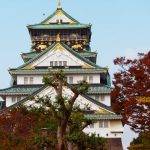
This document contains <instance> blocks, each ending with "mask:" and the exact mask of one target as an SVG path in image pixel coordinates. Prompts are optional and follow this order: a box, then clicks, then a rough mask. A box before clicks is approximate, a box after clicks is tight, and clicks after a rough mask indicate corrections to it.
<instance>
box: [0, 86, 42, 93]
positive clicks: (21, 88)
mask: <svg viewBox="0 0 150 150" xmlns="http://www.w3.org/2000/svg"><path fill="white" fill-rule="evenodd" d="M41 87H42V86H41V85H30V86H29V85H27V86H26V85H20V86H12V87H9V88H6V89H1V90H0V95H30V94H32V93H33V92H35V91H37V90H38V89H40V88H41Z"/></svg>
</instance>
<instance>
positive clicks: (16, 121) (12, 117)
mask: <svg viewBox="0 0 150 150" xmlns="http://www.w3.org/2000/svg"><path fill="white" fill-rule="evenodd" d="M49 115H50V114H49V112H46V113H43V111H42V110H41V111H40V110H38V109H33V110H31V111H28V110H27V108H25V107H18V108H14V109H10V110H4V111H2V112H0V143H1V144H0V149H2V150H14V149H15V150H25V149H27V150H30V149H32V150H38V149H40V148H41V145H42V144H43V143H44V142H45V141H42V140H43V138H42V135H41V132H42V131H41V129H42V128H43V127H45V126H46V124H48V125H49V124H52V125H53V123H54V124H55V121H54V120H53V118H52V119H49V117H48V116H49ZM51 138H52V139H51ZM55 138H56V136H55V135H54V136H53V135H51V136H50V137H48V139H46V140H47V141H54V142H56V140H55Z"/></svg>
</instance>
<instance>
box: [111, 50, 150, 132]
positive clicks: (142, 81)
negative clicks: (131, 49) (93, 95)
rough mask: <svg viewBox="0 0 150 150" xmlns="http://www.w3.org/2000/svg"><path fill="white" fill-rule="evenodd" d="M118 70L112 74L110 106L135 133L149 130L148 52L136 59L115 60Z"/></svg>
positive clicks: (149, 72) (149, 53) (149, 87)
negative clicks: (112, 87) (112, 86)
mask: <svg viewBox="0 0 150 150" xmlns="http://www.w3.org/2000/svg"><path fill="white" fill-rule="evenodd" d="M114 64H115V65H118V66H119V68H120V70H119V71H118V72H117V73H115V74H114V81H113V84H114V89H113V91H112V105H113V108H114V110H115V111H116V112H117V113H121V114H122V115H123V123H124V124H128V125H130V126H131V128H132V129H133V130H134V131H136V132H141V131H147V130H148V131H149V130H150V51H149V52H148V53H146V54H142V53H139V54H138V58H136V59H127V58H125V57H120V58H116V59H115V60H114Z"/></svg>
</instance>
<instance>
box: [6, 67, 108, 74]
mask: <svg viewBox="0 0 150 150" xmlns="http://www.w3.org/2000/svg"><path fill="white" fill-rule="evenodd" d="M61 70H63V71H64V73H65V74H93V73H96V74H100V73H107V69H106V68H94V69H82V68H61ZM50 71H51V72H57V71H58V68H41V69H38V68H36V69H10V70H9V73H10V74H12V75H17V74H18V75H19V74H20V75H24V74H27V75H31V74H36V75H45V74H48V73H49V72H50Z"/></svg>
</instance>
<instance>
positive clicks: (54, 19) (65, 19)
mask: <svg viewBox="0 0 150 150" xmlns="http://www.w3.org/2000/svg"><path fill="white" fill-rule="evenodd" d="M54 23H70V24H74V23H79V22H78V21H77V20H75V19H74V18H72V17H71V16H70V15H69V14H67V13H66V12H65V11H64V10H63V9H62V8H60V9H57V10H56V11H55V12H54V13H53V14H52V15H51V16H49V17H48V18H46V19H45V20H44V21H42V22H41V24H54Z"/></svg>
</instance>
